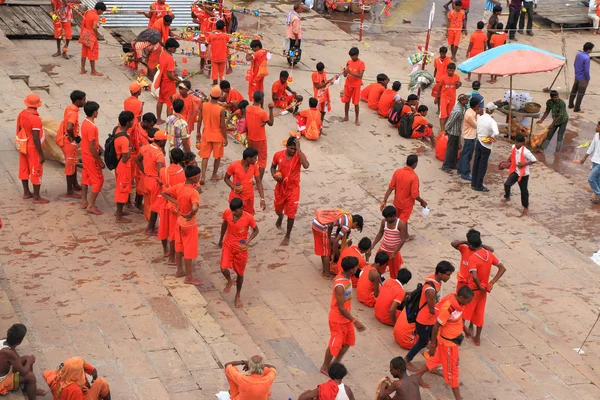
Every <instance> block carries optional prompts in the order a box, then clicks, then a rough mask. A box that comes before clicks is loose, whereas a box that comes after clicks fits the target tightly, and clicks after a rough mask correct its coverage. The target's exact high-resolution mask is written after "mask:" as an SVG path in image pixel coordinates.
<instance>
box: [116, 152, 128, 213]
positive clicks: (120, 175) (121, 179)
mask: <svg viewBox="0 0 600 400" xmlns="http://www.w3.org/2000/svg"><path fill="white" fill-rule="evenodd" d="M130 193H131V166H130V165H129V164H123V163H122V162H119V164H118V165H117V168H116V169H115V196H114V199H115V202H116V203H128V202H129V194H130Z"/></svg>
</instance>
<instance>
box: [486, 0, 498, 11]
mask: <svg viewBox="0 0 600 400" xmlns="http://www.w3.org/2000/svg"><path fill="white" fill-rule="evenodd" d="M495 5H496V3H492V0H485V9H486V10H487V11H493V10H494V6H495Z"/></svg>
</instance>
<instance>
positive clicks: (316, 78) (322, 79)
mask: <svg viewBox="0 0 600 400" xmlns="http://www.w3.org/2000/svg"><path fill="white" fill-rule="evenodd" d="M312 81H313V97H314V98H315V99H317V100H319V90H321V89H317V88H316V87H315V85H314V84H315V83H318V84H323V83H326V82H327V72H325V70H323V72H319V71H315V72H313V73H312ZM325 90H326V91H329V89H325Z"/></svg>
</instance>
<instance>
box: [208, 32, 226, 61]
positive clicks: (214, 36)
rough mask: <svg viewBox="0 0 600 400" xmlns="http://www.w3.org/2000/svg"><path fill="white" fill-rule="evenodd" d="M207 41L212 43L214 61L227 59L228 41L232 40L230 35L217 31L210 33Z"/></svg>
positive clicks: (211, 49)
mask: <svg viewBox="0 0 600 400" xmlns="http://www.w3.org/2000/svg"><path fill="white" fill-rule="evenodd" d="M206 41H207V43H208V44H209V45H210V51H211V56H212V60H213V61H214V62H225V61H227V43H229V42H230V41H231V39H230V38H229V35H227V34H226V33H223V32H219V31H217V32H215V33H211V34H210V35H208V36H207V37H206Z"/></svg>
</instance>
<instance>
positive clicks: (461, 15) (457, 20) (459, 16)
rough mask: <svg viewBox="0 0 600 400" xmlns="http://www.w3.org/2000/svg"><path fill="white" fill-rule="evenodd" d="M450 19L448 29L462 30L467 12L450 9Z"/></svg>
mask: <svg viewBox="0 0 600 400" xmlns="http://www.w3.org/2000/svg"><path fill="white" fill-rule="evenodd" d="M448 19H449V20H450V21H449V22H450V25H449V26H448V31H451V30H456V29H458V30H462V27H463V20H464V19H465V12H464V11H463V10H460V11H458V12H456V11H455V10H450V11H449V12H448Z"/></svg>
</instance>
